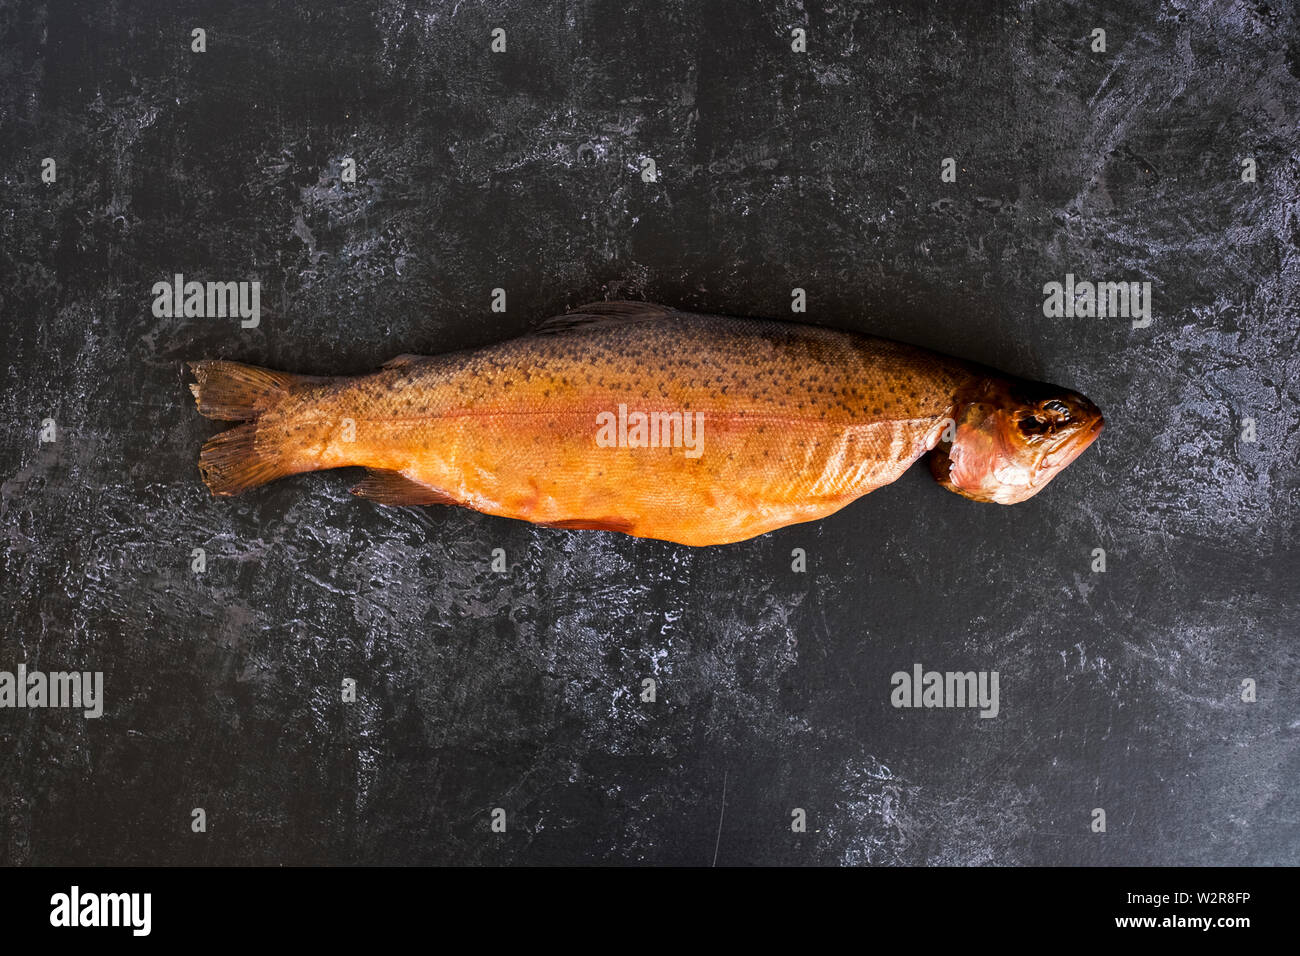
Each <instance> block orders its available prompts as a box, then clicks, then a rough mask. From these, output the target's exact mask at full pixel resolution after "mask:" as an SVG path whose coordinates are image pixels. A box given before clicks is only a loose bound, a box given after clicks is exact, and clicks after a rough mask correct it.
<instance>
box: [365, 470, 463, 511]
mask: <svg viewBox="0 0 1300 956" xmlns="http://www.w3.org/2000/svg"><path fill="white" fill-rule="evenodd" d="M352 493H353V494H354V495H356V496H357V497H358V498H365V499H366V500H368V501H374V502H377V503H378V504H381V505H454V504H458V502H457V501H456V499H455V498H453V497H451V495H449V494H447V493H446V492H444V491H439V490H438V489H437V488H430V487H429V486H428V485H423V484H421V483H420V482H418V481H414V480H413V479H410V478H407V477H406V476H405V475H404V474H402V473H401V472H400V471H388V470H384V469H379V468H370V469H367V471H366V477H365V479H364V480H363V481H362V482H361V484H359V485H357V486H356V487H355V488H353V489H352Z"/></svg>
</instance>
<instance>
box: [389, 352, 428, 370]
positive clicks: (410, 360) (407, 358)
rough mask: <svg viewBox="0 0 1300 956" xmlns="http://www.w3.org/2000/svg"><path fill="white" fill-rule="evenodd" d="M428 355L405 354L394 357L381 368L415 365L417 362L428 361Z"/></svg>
mask: <svg viewBox="0 0 1300 956" xmlns="http://www.w3.org/2000/svg"><path fill="white" fill-rule="evenodd" d="M428 358H429V357H428V356H427V355H412V354H411V353H410V352H404V353H402V354H401V355H394V356H393V357H392V358H390V359H389V360H388V361H387V362H385V363H384V364H383V365H381V366H379V367H380V368H401V367H402V366H404V365H414V364H415V363H416V362H425V361H428Z"/></svg>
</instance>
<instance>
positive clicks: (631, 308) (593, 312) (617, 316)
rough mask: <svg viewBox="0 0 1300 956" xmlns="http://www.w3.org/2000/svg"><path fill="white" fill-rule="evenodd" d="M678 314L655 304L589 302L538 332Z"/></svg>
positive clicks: (552, 321)
mask: <svg viewBox="0 0 1300 956" xmlns="http://www.w3.org/2000/svg"><path fill="white" fill-rule="evenodd" d="M676 312H677V310H676V309H672V308H669V307H668V306H666V305H656V304H655V303H654V302H629V301H617V302H589V303H587V304H586V305H580V306H578V307H577V308H576V309H574V310H573V311H572V312H566V313H565V314H564V315H557V316H555V317H553V318H550V319H547V320H546V321H545V322H543V323H542V324H541V325H539V326H538V327H537V329H536V332H537V333H538V334H542V335H545V334H549V333H554V332H565V331H568V330H569V329H577V328H583V327H585V326H592V325H605V324H607V323H612V322H631V321H635V320H637V319H659V318H663V317H664V316H666V315H675V314H676Z"/></svg>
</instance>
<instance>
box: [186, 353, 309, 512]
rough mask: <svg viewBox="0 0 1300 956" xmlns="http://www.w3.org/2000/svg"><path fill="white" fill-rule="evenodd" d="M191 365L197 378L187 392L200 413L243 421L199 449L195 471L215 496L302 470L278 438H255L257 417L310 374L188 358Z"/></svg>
mask: <svg viewBox="0 0 1300 956" xmlns="http://www.w3.org/2000/svg"><path fill="white" fill-rule="evenodd" d="M190 369H191V370H192V371H193V372H194V376H195V378H197V379H198V381H197V382H196V383H195V384H193V385H191V386H190V391H191V392H193V393H194V400H195V402H196V403H197V404H198V407H199V414H201V415H205V416H207V417H208V418H216V419H221V420H223V421H242V422H244V423H245V424H243V425H238V426H236V427H235V428H231V429H229V430H228V431H224V432H222V433H221V434H220V435H217V436H216V437H214V438H212V439H210V440H209V441H208V443H207V444H205V445H204V446H203V451H202V452H200V453H199V473H200V474H201V475H202V476H203V482H204V484H206V485H207V486H208V489H209V490H210V491H211V492H212V493H213V494H214V495H236V494H239V493H240V492H241V491H244V490H246V489H248V488H255V487H256V486H258V485H264V484H266V483H267V482H268V481H274V480H275V479H276V478H283V477H284V476H285V475H291V474H295V473H297V472H298V471H301V470H302V469H301V468H300V467H296V466H295V463H294V461H293V460H292V458H291V456H290V455H288V454H287V451H288V449H286V448H285V447H284V444H283V442H281V441H278V440H276V439H274V438H273V437H272V436H268V435H266V434H265V433H263V434H262V435H260V436H259V434H258V432H259V429H258V421H257V420H258V419H259V418H261V416H262V415H264V414H265V413H266V412H267V411H269V410H270V409H272V408H274V407H275V406H277V405H278V404H280V402H282V401H283V400H284V399H285V397H286V396H287V395H288V394H289V393H290V392H291V391H292V390H293V389H294V387H295V386H296V385H299V384H302V383H304V382H307V381H311V379H310V378H309V377H307V376H302V375H291V374H289V373H287V372H272V371H271V370H269V369H264V368H257V367H256V366H253V365H242V364H240V363H239V362H224V361H202V362H192V363H190ZM263 432H264V430H263Z"/></svg>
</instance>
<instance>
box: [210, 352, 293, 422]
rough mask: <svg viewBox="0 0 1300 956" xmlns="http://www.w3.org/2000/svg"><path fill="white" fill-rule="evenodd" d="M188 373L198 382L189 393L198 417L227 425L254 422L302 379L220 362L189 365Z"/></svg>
mask: <svg viewBox="0 0 1300 956" xmlns="http://www.w3.org/2000/svg"><path fill="white" fill-rule="evenodd" d="M190 370H191V371H192V372H193V373H194V377H195V378H197V379H198V381H197V382H195V383H194V384H193V385H191V386H190V391H191V392H193V393H194V401H195V402H196V403H198V406H199V414H200V415H204V416H206V417H208V418H219V419H221V420H223V421H228V422H247V421H252V420H253V419H256V418H257V417H258V416H260V415H261V414H262V413H263V412H265V411H266V410H267V409H269V408H272V407H274V406H275V405H278V404H279V403H280V401H281V400H282V399H283V398H284V397H285V396H286V395H288V394H289V391H290V390H291V389H292V388H293V387H294V385H296V384H298V383H299V382H302V381H305V380H306V377H305V376H302V375H291V374H289V373H288V372H272V371H271V370H270V369H267V368H258V367H257V366H256V365H243V364H241V363H239V362H225V361H222V360H220V359H205V360H204V361H201V362H191V363H190Z"/></svg>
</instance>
